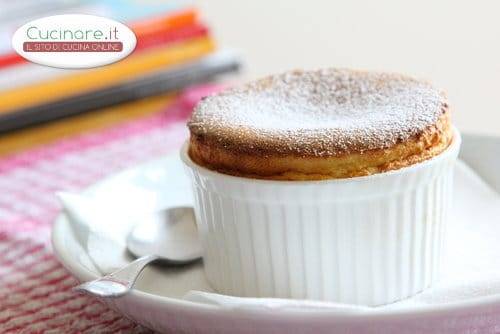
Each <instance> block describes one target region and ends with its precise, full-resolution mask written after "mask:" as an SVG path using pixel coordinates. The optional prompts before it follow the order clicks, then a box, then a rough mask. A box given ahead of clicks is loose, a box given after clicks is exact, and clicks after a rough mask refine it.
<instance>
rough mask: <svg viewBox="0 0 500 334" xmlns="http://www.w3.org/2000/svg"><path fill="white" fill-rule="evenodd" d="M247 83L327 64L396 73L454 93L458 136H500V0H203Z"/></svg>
mask: <svg viewBox="0 0 500 334" xmlns="http://www.w3.org/2000/svg"><path fill="white" fill-rule="evenodd" d="M196 3H197V5H198V6H199V7H200V8H201V9H202V10H203V13H204V16H205V17H206V18H207V20H208V21H209V22H210V23H211V25H212V28H213V31H214V34H215V35H216V36H217V39H218V41H219V42H220V43H221V44H222V45H230V46H232V47H235V48H237V49H238V50H241V52H242V54H243V55H244V60H245V68H246V71H245V76H246V77H249V78H254V77H259V76H262V75H266V74H268V73H272V72H279V71H283V70H286V69H290V68H297V67H303V68H317V67H328V66H340V67H354V68H362V69H373V70H387V71H397V72H402V73H407V74H411V75H414V76H417V77H420V78H424V79H427V80H429V81H431V82H433V83H434V84H435V85H436V86H438V87H440V88H442V89H444V90H446V91H447V92H448V95H449V98H450V100H451V104H452V106H453V108H454V111H455V114H454V121H455V123H456V124H457V125H458V126H459V128H460V129H462V131H468V132H470V131H472V132H479V133H485V134H494V135H500V93H499V89H500V20H499V16H498V15H499V13H500V2H498V1H493V0H491V1H486V0H480V1H453V0H441V1H432V0H422V1H396V0H379V1H362V0H353V1H320V0H311V1H307V2H305V1H300V0H273V1H265V0H252V1H227V0H209V1H201V0H200V1H197V2H196Z"/></svg>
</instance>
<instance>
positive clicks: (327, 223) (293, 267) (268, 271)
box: [181, 130, 460, 305]
mask: <svg viewBox="0 0 500 334" xmlns="http://www.w3.org/2000/svg"><path fill="white" fill-rule="evenodd" d="M459 148H460V135H459V133H458V131H456V130H455V137H454V140H453V143H452V144H451V145H450V147H449V148H448V149H447V150H446V151H444V152H443V153H441V154H440V155H438V156H436V157H434V158H432V159H430V160H427V161H425V162H422V163H419V164H416V165H413V166H410V167H406V168H402V169H399V170H396V171H390V172H387V173H381V174H376V175H371V176H364V177H356V178H349V179H335V180H326V181H272V180H256V179H250V178H243V177H235V176H229V175H225V174H221V173H217V172H214V171H211V170H209V169H206V168H204V167H201V166H199V165H197V164H195V163H194V162H193V161H192V160H191V159H190V158H189V156H188V154H187V144H186V145H184V147H183V150H182V153H181V157H182V160H183V162H184V163H185V165H186V166H187V167H188V168H187V170H188V171H189V175H190V177H191V178H192V180H193V185H194V194H195V211H196V219H197V224H198V229H199V232H200V235H201V238H202V241H203V248H204V262H205V271H206V275H207V278H208V280H209V281H210V282H211V284H212V285H213V287H214V288H215V289H216V290H217V291H218V292H220V293H224V294H228V295H236V296H248V297H279V298H296V299H315V300H325V301H333V302H339V303H349V304H361V305H380V304H385V303H390V302H393V301H396V300H399V299H402V298H405V297H408V296H411V295H414V294H416V293H418V292H420V291H422V290H423V289H425V288H426V287H428V286H430V285H431V283H432V282H434V281H435V279H436V277H437V274H438V269H439V262H440V254H441V249H442V243H443V230H444V225H445V224H444V223H445V221H446V217H447V215H448V211H449V207H450V202H451V198H452V191H451V185H452V176H453V165H454V162H455V160H456V158H457V155H458V151H459Z"/></svg>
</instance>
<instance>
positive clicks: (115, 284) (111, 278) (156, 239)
mask: <svg viewBox="0 0 500 334" xmlns="http://www.w3.org/2000/svg"><path fill="white" fill-rule="evenodd" d="M127 249H128V250H129V251H130V252H131V253H132V254H133V255H135V256H137V257H138V259H137V260H135V261H133V262H131V263H129V264H128V265H126V266H125V267H123V268H121V269H119V270H117V271H115V272H113V273H111V274H108V275H106V276H104V277H101V278H98V279H96V280H93V281H90V282H86V283H82V284H80V285H78V286H77V287H75V288H74V289H75V290H76V291H79V292H85V293H89V294H91V295H94V296H98V297H120V296H123V295H125V294H127V293H128V292H129V291H130V290H131V289H132V288H133V286H134V284H135V282H136V280H137V277H138V276H139V274H140V273H141V272H142V270H143V269H144V268H145V267H146V266H147V265H148V264H150V263H151V262H153V261H157V260H158V261H160V260H161V261H162V262H163V263H165V264H168V265H183V264H188V263H191V262H194V261H196V260H199V259H200V258H201V255H202V250H201V245H200V242H199V239H198V234H197V231H196V224H195V218H194V211H193V208H190V207H176V208H169V209H166V210H163V211H160V212H158V213H156V214H154V215H152V216H151V217H149V218H147V219H146V221H145V222H144V223H140V224H138V225H137V226H136V227H135V228H134V229H132V231H131V233H130V234H129V235H128V238H127Z"/></svg>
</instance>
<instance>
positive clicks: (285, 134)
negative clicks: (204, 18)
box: [189, 69, 447, 156]
mask: <svg viewBox="0 0 500 334" xmlns="http://www.w3.org/2000/svg"><path fill="white" fill-rule="evenodd" d="M446 108H447V105H446V100H445V98H444V96H443V94H442V93H441V92H440V91H438V90H436V89H435V88H433V87H432V86H431V85H429V84H427V83H425V82H422V81H418V80H415V79H412V78H409V77H405V76H401V75H397V74H388V73H375V72H361V71H353V70H345V69H342V70H341V69H324V70H317V71H293V72H286V73H282V74H279V75H275V76H270V77H267V78H264V79H261V80H258V81H254V82H251V83H248V84H246V85H244V86H242V87H237V88H233V89H230V90H227V91H225V92H222V93H219V94H217V95H213V96H210V97H207V98H205V99H204V100H203V101H202V102H200V103H199V104H198V106H197V107H196V109H195V111H194V113H193V116H192V119H191V121H190V122H189V127H190V129H191V131H192V133H193V134H196V135H198V136H207V137H210V138H212V139H215V140H217V141H219V142H220V143H221V144H223V145H224V146H226V147H229V146H233V145H237V146H238V149H240V150H241V149H248V150H252V149H259V150H260V151H264V152H265V151H273V152H276V151H278V152H282V153H287V152H288V153H292V152H293V153H299V154H305V155H316V156H328V155H335V154H337V153H339V152H349V151H363V150H370V149H377V148H387V147H391V146H393V145H394V144H396V143H398V142H401V141H404V140H406V139H408V138H410V137H412V136H414V135H417V134H419V133H421V132H422V131H423V130H424V129H425V128H427V127H429V126H430V125H433V124H435V123H436V121H437V120H438V118H439V117H440V116H441V115H442V113H443V112H444V111H445V110H446Z"/></svg>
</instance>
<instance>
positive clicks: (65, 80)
mask: <svg viewBox="0 0 500 334" xmlns="http://www.w3.org/2000/svg"><path fill="white" fill-rule="evenodd" d="M214 49H215V46H214V42H213V40H212V39H211V38H209V37H200V38H195V39H192V40H189V41H185V42H179V43H176V44H175V45H173V46H170V45H168V46H165V47H162V48H154V49H153V50H151V51H144V52H141V53H138V54H137V55H134V56H133V57H129V58H126V59H125V60H122V61H120V62H118V63H115V64H112V65H108V66H104V67H101V68H96V69H92V70H88V71H83V72H78V73H75V74H73V75H69V76H64V77H62V78H55V79H52V80H48V81H44V82H43V83H39V84H32V85H28V86H26V87H20V88H17V89H13V90H8V91H4V92H1V93H0V112H6V111H9V110H15V109H19V108H24V107H28V106H30V105H36V104H42V103H47V102H49V101H54V100H57V99H60V98H64V97H68V96H71V95H77V94H81V93H83V92H85V91H90V90H95V89H99V88H103V87H106V86H109V85H113V84H117V83H119V82H120V81H123V80H130V79H132V78H134V77H136V76H138V75H146V74H148V73H151V72H153V71H155V70H160V69H164V68H165V67H167V66H171V65H173V64H179V63H182V62H187V61H190V60H193V59H196V58H199V57H201V56H203V55H206V54H208V53H209V52H211V51H213V50H214ZM27 97H28V98H27Z"/></svg>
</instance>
